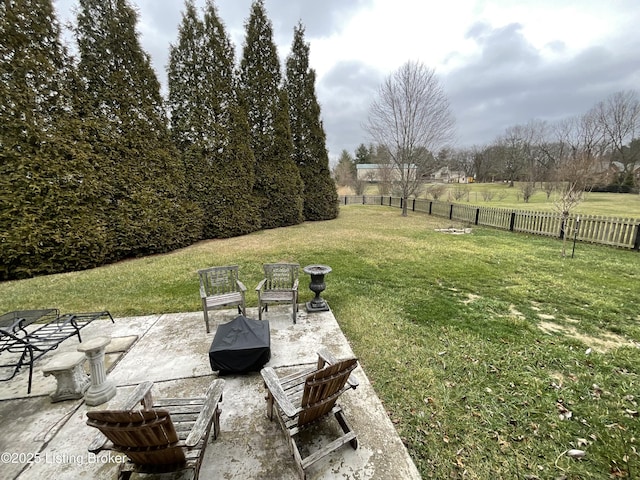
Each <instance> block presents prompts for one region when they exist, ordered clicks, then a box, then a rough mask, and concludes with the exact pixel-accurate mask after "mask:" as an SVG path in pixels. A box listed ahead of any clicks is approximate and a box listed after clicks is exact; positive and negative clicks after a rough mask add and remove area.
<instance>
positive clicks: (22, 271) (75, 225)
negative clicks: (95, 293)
mask: <svg viewBox="0 0 640 480" xmlns="http://www.w3.org/2000/svg"><path fill="white" fill-rule="evenodd" d="M0 13H1V14H0V78H1V81H0V99H1V100H0V280H6V279H11V278H22V277H27V276H33V275H37V274H44V273H55V272H61V271H67V270H73V269H82V268H89V267H92V266H95V265H97V264H99V263H100V262H101V261H102V259H103V256H104V248H105V230H104V228H103V226H102V224H101V221H100V220H101V218H100V212H99V206H97V207H96V205H97V204H98V203H99V202H98V198H99V185H98V183H97V179H96V175H95V171H94V170H93V168H92V157H91V153H90V149H89V146H88V144H87V143H86V141H85V140H84V138H83V137H84V133H83V130H82V125H81V124H80V122H78V121H77V120H76V118H75V113H76V112H75V108H76V106H77V103H78V99H77V98H76V97H75V93H77V92H76V90H75V89H74V86H75V87H77V84H75V83H74V80H75V77H74V71H73V65H72V60H71V58H70V57H69V55H68V53H67V51H66V49H65V47H64V45H63V44H62V42H61V39H60V27H59V24H58V21H57V19H56V18H55V13H54V10H53V6H52V3H51V0H23V1H21V2H2V4H0Z"/></svg>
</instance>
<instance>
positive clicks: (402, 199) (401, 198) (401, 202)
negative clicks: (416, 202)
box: [400, 197, 404, 210]
mask: <svg viewBox="0 0 640 480" xmlns="http://www.w3.org/2000/svg"><path fill="white" fill-rule="evenodd" d="M403 203H404V198H403V197H400V209H401V210H402V206H403Z"/></svg>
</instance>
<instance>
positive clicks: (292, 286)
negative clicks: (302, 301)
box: [256, 263, 300, 323]
mask: <svg viewBox="0 0 640 480" xmlns="http://www.w3.org/2000/svg"><path fill="white" fill-rule="evenodd" d="M262 268H263V270H264V278H263V279H262V281H261V282H260V283H259V284H258V286H257V287H256V292H257V294H258V319H260V320H262V312H263V311H264V312H266V311H268V309H269V304H271V303H290V304H291V307H292V309H293V313H292V317H293V323H296V312H297V311H298V282H299V280H298V270H299V269H300V265H299V264H297V263H265V264H264V265H263V266H262Z"/></svg>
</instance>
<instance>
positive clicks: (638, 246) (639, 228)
mask: <svg viewBox="0 0 640 480" xmlns="http://www.w3.org/2000/svg"><path fill="white" fill-rule="evenodd" d="M633 249H634V250H640V223H638V225H636V241H635V242H633Z"/></svg>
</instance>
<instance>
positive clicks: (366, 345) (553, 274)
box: [0, 206, 640, 479]
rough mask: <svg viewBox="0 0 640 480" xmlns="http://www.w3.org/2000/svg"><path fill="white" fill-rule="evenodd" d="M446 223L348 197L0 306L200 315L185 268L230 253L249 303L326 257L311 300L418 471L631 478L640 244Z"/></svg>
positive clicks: (638, 382) (73, 278) (26, 285)
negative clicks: (327, 269) (265, 273)
mask: <svg viewBox="0 0 640 480" xmlns="http://www.w3.org/2000/svg"><path fill="white" fill-rule="evenodd" d="M442 222H444V220H442V219H437V218H434V217H427V216H425V215H422V214H410V215H409V217H407V218H403V217H401V216H400V214H399V211H398V210H397V209H392V208H388V207H374V206H367V207H362V206H349V207H343V208H342V209H341V212H340V217H339V218H338V219H336V220H332V221H327V222H315V223H305V224H302V225H298V226H295V227H289V228H283V229H274V230H268V231H263V232H258V233H255V234H251V235H247V236H244V237H240V238H235V239H225V240H212V241H206V242H201V243H199V244H196V245H194V246H192V247H189V248H185V249H183V250H179V251H176V252H173V253H170V254H166V255H158V256H153V257H147V258H143V259H137V260H129V261H126V262H120V263H118V264H114V265H109V266H105V267H101V268H97V269H93V270H88V271H83V272H74V273H68V274H62V275H52V276H45V277H39V278H34V279H29V280H22V281H15V282H5V283H2V284H0V311H9V310H14V309H28V308H40V307H51V306H54V307H58V308H60V309H61V310H62V311H83V310H84V311H87V310H95V309H108V310H110V311H112V312H113V313H114V314H115V315H117V316H125V315H140V314H148V313H159V312H179V311H197V310H199V308H200V301H199V296H198V280H197V275H196V270H197V269H199V268H204V267H208V266H212V265H223V264H230V263H236V264H239V265H240V272H241V277H242V280H243V281H244V282H245V284H246V285H247V287H248V288H249V292H248V302H249V304H250V305H253V306H255V305H256V303H257V297H256V296H255V293H254V292H253V287H254V286H255V285H256V284H257V283H258V281H259V280H260V278H261V265H262V263H265V262H276V261H281V260H287V261H296V262H299V263H300V264H301V265H303V266H304V265H306V264H311V263H325V264H328V265H330V266H331V267H332V268H333V272H332V273H330V274H329V275H328V276H327V278H326V282H327V290H326V291H325V292H324V293H323V297H324V298H326V299H327V301H328V302H329V304H330V305H331V307H332V310H333V312H334V314H335V316H336V318H337V320H338V322H339V323H340V326H341V328H342V329H343V331H344V332H345V334H346V336H347V338H348V339H349V341H350V343H351V345H352V347H353V349H354V351H355V352H356V354H357V355H358V357H359V359H360V361H361V364H362V366H363V368H364V369H365V371H366V373H367V375H368V377H369V378H370V380H371V381H372V383H373V386H374V388H375V390H376V392H377V393H378V395H379V397H380V398H381V399H382V401H383V403H384V405H385V407H386V409H387V411H388V413H389V415H390V417H391V419H392V421H393V422H394V424H395V426H396V428H397V429H398V432H399V434H400V436H401V437H402V439H403V441H404V443H405V444H406V446H407V448H408V450H409V452H410V454H411V456H412V458H413V459H414V461H415V462H416V465H417V466H418V468H419V470H420V472H421V474H422V476H423V477H424V478H437V479H445V478H461V479H462V478H464V479H487V478H500V479H503V478H504V479H513V478H517V479H533V478H540V479H548V478H550V479H555V478H565V479H602V478H610V477H613V478H638V477H639V476H640V457H639V455H638V448H639V445H638V443H639V441H640V420H639V419H638V413H637V412H638V402H639V401H640V379H639V377H638V372H639V368H638V367H639V366H640V348H638V344H639V343H640V311H639V310H638V305H640V288H638V285H639V284H640V282H639V280H640V269H639V268H638V265H640V256H639V255H640V254H638V252H632V251H626V250H620V249H614V248H608V247H602V246H595V245H586V244H584V245H583V244H578V246H577V248H576V256H575V258H574V259H570V258H565V259H563V258H561V255H560V253H561V244H560V242H559V241H557V240H554V239H549V238H545V237H535V236H527V235H519V234H511V233H507V232H502V231H498V230H491V229H484V228H474V229H473V233H472V234H470V235H460V236H453V235H446V234H443V233H439V232H435V230H434V229H435V228H437V227H441V226H448V224H447V225H444V224H443V223H442ZM301 283H302V284H301V287H300V301H306V300H310V299H311V298H312V296H313V294H312V293H311V291H309V290H308V288H307V287H308V283H309V279H308V277H307V276H305V275H304V274H301ZM543 328H544V329H543ZM588 348H591V350H590V351H588V350H587V349H588ZM355 394H357V391H356V393H355ZM569 412H570V413H571V416H570V417H569ZM561 415H562V416H561ZM569 449H581V450H585V451H586V456H585V457H584V458H583V459H574V458H570V457H568V456H567V455H566V453H565V452H566V451H567V450H569Z"/></svg>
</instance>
